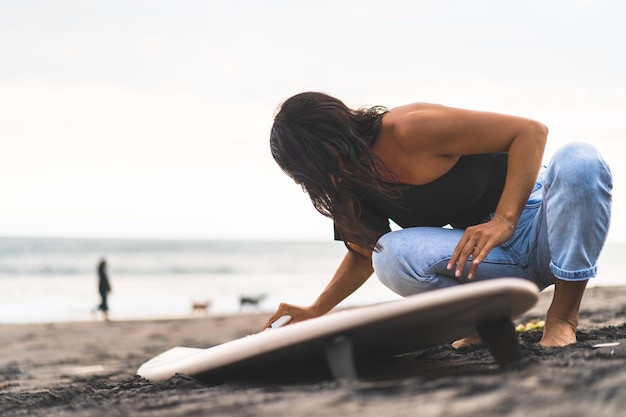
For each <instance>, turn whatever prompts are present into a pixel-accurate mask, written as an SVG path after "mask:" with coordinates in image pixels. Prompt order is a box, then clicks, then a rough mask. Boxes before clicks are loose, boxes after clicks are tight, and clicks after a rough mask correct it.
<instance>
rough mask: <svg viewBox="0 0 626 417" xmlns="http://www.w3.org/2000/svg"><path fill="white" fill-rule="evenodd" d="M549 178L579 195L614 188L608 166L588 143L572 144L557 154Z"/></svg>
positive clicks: (553, 159)
mask: <svg viewBox="0 0 626 417" xmlns="http://www.w3.org/2000/svg"><path fill="white" fill-rule="evenodd" d="M550 171H551V172H550ZM548 178H549V181H550V182H551V183H556V182H558V183H559V184H560V185H561V186H566V187H568V188H571V189H573V190H576V191H577V192H578V193H584V192H585V191H591V192H596V191H597V190H598V189H602V190H610V189H611V188H612V187H613V184H612V177H611V171H610V169H609V166H608V164H607V163H606V161H604V159H603V158H602V156H601V155H600V152H598V150H597V149H596V148H595V147H593V146H592V145H589V144H586V143H570V144H567V145H565V146H563V147H561V148H560V149H559V150H558V151H557V152H555V154H554V156H553V157H552V161H551V163H550V168H549V170H548Z"/></svg>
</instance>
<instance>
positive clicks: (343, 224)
mask: <svg viewBox="0 0 626 417" xmlns="http://www.w3.org/2000/svg"><path fill="white" fill-rule="evenodd" d="M386 112H387V108H385V107H383V106H372V107H363V108H360V109H358V110H353V109H350V108H348V107H347V106H346V105H345V104H344V103H343V102H341V101H340V100H338V99H336V98H334V97H331V96H329V95H326V94H323V93H317V92H307V93H301V94H297V95H295V96H293V97H291V98H289V99H288V100H286V101H285V102H284V103H283V104H282V105H281V106H280V108H279V110H278V112H277V113H276V116H275V119H274V125H273V126H272V132H271V134H270V148H271V151H272V156H273V157H274V160H275V161H276V162H277V163H278V165H279V166H280V167H281V169H282V170H283V171H284V172H285V173H286V174H287V175H289V176H290V177H291V178H293V179H294V180H295V181H296V182H297V183H299V184H300V185H301V186H302V187H303V189H304V190H305V191H306V192H307V193H308V195H309V197H310V198H311V202H312V203H313V206H315V208H316V209H317V211H319V212H320V213H321V214H323V215H324V216H327V217H330V218H332V219H333V221H334V222H335V225H336V226H337V228H338V230H339V232H340V233H341V236H342V239H343V240H344V242H346V244H347V243H348V242H352V243H356V244H358V245H361V246H364V247H368V248H374V246H375V243H376V241H377V240H378V238H379V237H380V232H376V231H372V230H369V229H367V228H366V227H365V226H364V225H363V224H361V222H359V217H360V212H361V207H360V204H359V199H360V198H362V197H363V196H364V194H366V193H379V194H382V195H384V196H388V197H394V196H396V195H397V188H394V187H392V186H391V185H390V184H389V183H387V182H385V181H384V180H383V176H382V175H381V171H382V172H384V173H385V174H387V175H389V174H390V172H389V171H388V170H387V169H386V167H385V165H384V164H383V162H382V161H381V160H380V159H379V158H378V157H377V156H376V155H374V154H373V153H372V152H371V147H372V146H373V145H374V142H375V141H376V137H377V136H378V134H379V132H380V129H381V124H382V118H383V115H384V114H385V113H386ZM348 248H349V246H348Z"/></svg>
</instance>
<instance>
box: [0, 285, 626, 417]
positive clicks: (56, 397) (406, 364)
mask: <svg viewBox="0 0 626 417" xmlns="http://www.w3.org/2000/svg"><path fill="white" fill-rule="evenodd" d="M551 297H552V294H551V292H549V291H548V292H544V293H542V294H541V297H540V301H539V303H538V304H537V306H535V308H533V309H532V310H531V311H529V312H528V313H527V314H526V315H525V316H524V317H522V318H521V319H520V320H518V322H526V321H529V320H531V319H534V318H543V316H544V314H545V311H546V309H547V306H548V305H549V302H550V300H551ZM266 319H267V315H266V314H245V315H238V316H228V317H212V316H208V317H201V318H190V319H183V320H153V321H127V322H108V323H105V322H84V323H51V324H29V325H0V414H1V415H2V416H3V417H10V416H131V415H132V416H163V417H165V416H167V417H171V416H189V417H191V416H205V415H212V416H213V415H215V416H268V417H269V416H272V417H275V416H283V415H291V416H338V415H339V416H344V417H348V416H358V417H380V416H385V417H387V416H416V415H419V416H487V417H491V416H493V417H496V416H498V417H499V416H520V417H521V416H523V417H528V416H533V417H535V416H554V417H561V416H563V417H566V416H567V417H575V416H581V417H583V416H584V417H589V416H594V417H596V416H611V417H615V416H626V324H625V322H626V287H596V288H590V289H588V290H587V292H586V294H585V298H584V299H583V304H582V307H581V320H580V325H579V332H578V343H576V344H574V345H571V346H568V347H565V348H542V347H540V346H538V345H537V344H536V342H537V341H538V340H539V339H540V338H541V331H532V332H526V333H523V334H521V335H520V343H521V347H522V350H523V351H524V353H525V359H524V360H523V361H522V362H521V363H519V364H516V365H514V366H510V367H507V368H501V367H498V366H497V365H496V364H495V363H494V361H493V358H492V357H491V355H490V354H489V353H488V351H487V349H486V348H485V347H484V346H483V345H475V346H470V347H466V348H462V349H459V350H455V349H453V348H452V347H450V346H438V347H434V348H430V349H425V350H421V351H418V352H414V353H410V354H406V355H402V356H399V357H394V358H387V359H383V360H379V361H372V362H369V363H359V372H360V379H359V380H358V381H354V382H337V381H333V380H332V379H330V378H328V377H327V376H326V375H325V373H317V372H298V375H292V376H291V377H276V376H275V375H274V376H271V375H268V376H267V377H264V376H261V377H260V378H254V379H251V380H247V381H230V382H225V383H220V384H209V383H206V382H201V381H197V380H195V379H193V378H190V377H187V376H184V375H177V376H175V377H173V378H171V379H169V380H167V381H164V382H158V383H153V382H149V381H146V380H144V379H142V378H139V377H137V376H135V372H136V370H137V368H138V367H139V365H141V364H142V363H143V362H145V361H146V360H148V359H150V358H151V357H153V356H155V355H157V354H159V353H161V352H163V351H165V350H167V349H169V348H171V347H172V346H176V345H179V346H192V347H209V346H213V345H216V344H219V343H222V342H225V341H228V340H232V339H234V338H237V337H242V336H245V335H248V334H251V333H254V332H256V331H258V330H259V328H260V327H261V325H262V324H263V323H264V322H265V320H266ZM607 342H618V343H620V344H619V345H617V346H613V347H605V348H594V347H593V346H594V345H596V344H599V343H607Z"/></svg>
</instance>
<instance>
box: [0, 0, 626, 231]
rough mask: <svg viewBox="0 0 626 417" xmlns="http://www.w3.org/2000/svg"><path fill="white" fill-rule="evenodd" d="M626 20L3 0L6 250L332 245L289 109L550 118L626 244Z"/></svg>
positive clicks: (491, 9) (0, 126)
mask: <svg viewBox="0 0 626 417" xmlns="http://www.w3.org/2000/svg"><path fill="white" fill-rule="evenodd" d="M625 16H626V3H624V2H622V1H620V0H614V1H608V0H594V1H591V0H589V1H575V0H553V1H549V2H546V1H533V0H531V1H510V0H504V1H503V0H499V1H497V0H493V1H488V0H476V1H471V2H469V1H465V0H458V1H451V0H443V1H437V2H434V1H408V0H407V1H394V0H388V1H384V2H381V1H369V0H350V1H337V0H331V1H315V2H305V1H287V0H284V1H277V0H265V1H252V0H239V1H226V0H224V1H220V2H217V1H210V0H197V1H189V0H182V1H181V0H177V1H155V0H144V1H137V0H107V1H105V0H101V1H94V0H75V1H70V0H59V1H45V0H39V1H35V0H21V1H12V0H0V145H1V146H0V186H1V188H0V189H1V190H2V192H1V196H2V197H1V199H0V235H5V236H6V235H9V236H87V237H155V238H171V237H175V238H216V239H219V238H232V239H240V238H250V239H283V238H296V239H331V238H332V230H331V223H330V221H329V220H328V219H325V218H323V217H322V216H321V215H319V214H317V212H315V210H314V209H313V208H312V206H311V204H310V202H309V200H308V197H307V196H306V195H305V194H303V193H302V192H301V190H300V188H299V187H298V186H296V185H295V184H293V182H292V181H291V180H289V179H288V178H287V177H286V176H285V175H284V174H283V173H282V172H281V171H280V169H279V168H278V167H277V166H276V165H275V163H274V162H273V160H272V158H271V155H270V153H269V146H268V139H269V130H270V127H271V123H272V115H273V113H274V110H275V108H276V106H277V105H278V104H279V103H280V102H281V101H282V100H284V99H285V98H287V97H289V96H291V95H292V94H295V93H298V92H301V91H306V90H319V91H324V92H327V93H330V94H333V95H335V96H337V97H339V98H340V99H343V100H344V101H345V102H346V103H347V104H348V105H351V106H354V107H358V106H360V105H364V104H382V105H387V106H390V107H393V106H396V105H401V104H405V103H408V102H413V101H429V102H437V103H442V104H446V105H452V106H458V107H467V108H473V109H480V110H491V111H499V112H503V113H512V114H518V115H522V116H527V117H533V118H536V119H538V120H540V121H542V122H544V123H545V124H547V125H548V126H549V127H550V143H549V146H548V150H547V152H546V160H547V159H548V158H549V156H550V155H551V153H552V152H553V151H554V149H555V148H556V147H558V146H559V145H561V144H563V143H565V142H568V141H572V140H584V141H588V142H591V143H594V144H595V145H597V146H598V147H599V148H600V150H601V151H602V152H603V153H604V155H605V157H606V158H607V160H608V161H609V163H610V164H611V167H612V169H613V173H614V179H615V182H616V186H615V190H614V201H615V205H614V212H613V226H612V231H611V235H610V239H611V240H624V241H626V220H625V219H623V217H624V216H623V213H624V206H625V205H626V196H625V195H624V193H625V192H624V190H623V187H622V184H623V182H624V181H623V180H624V179H625V177H626V168H625V167H624V165H626V164H625V162H626V160H625V158H624V156H623V155H624V150H625V148H626V147H625V146H624V145H623V142H624V140H625V139H626V78H625V77H624V74H626V47H625V46H624V45H626V25H624V24H623V20H624V17H625Z"/></svg>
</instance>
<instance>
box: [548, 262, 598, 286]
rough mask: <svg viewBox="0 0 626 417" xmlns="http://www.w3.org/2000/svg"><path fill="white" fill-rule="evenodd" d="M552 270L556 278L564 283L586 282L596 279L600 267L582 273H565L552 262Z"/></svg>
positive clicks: (594, 266) (593, 267)
mask: <svg viewBox="0 0 626 417" xmlns="http://www.w3.org/2000/svg"><path fill="white" fill-rule="evenodd" d="M550 270H551V271H552V273H553V274H554V276H555V277H557V278H558V279H560V280H563V281H585V280H588V279H589V278H593V277H595V276H596V274H597V273H598V267H597V266H596V265H593V266H592V267H591V268H588V269H584V270H582V271H565V270H563V269H561V268H559V267H558V266H556V265H554V264H553V263H552V262H550Z"/></svg>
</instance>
